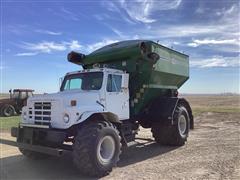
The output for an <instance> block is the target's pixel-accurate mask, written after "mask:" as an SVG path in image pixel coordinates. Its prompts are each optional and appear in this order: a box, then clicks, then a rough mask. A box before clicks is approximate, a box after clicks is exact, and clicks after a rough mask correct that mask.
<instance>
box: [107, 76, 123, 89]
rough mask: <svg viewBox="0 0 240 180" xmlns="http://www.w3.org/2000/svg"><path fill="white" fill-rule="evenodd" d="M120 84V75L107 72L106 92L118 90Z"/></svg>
mask: <svg viewBox="0 0 240 180" xmlns="http://www.w3.org/2000/svg"><path fill="white" fill-rule="evenodd" d="M121 84H122V76H121V75H114V74H109V75H108V80H107V91H108V92H120V91H121Z"/></svg>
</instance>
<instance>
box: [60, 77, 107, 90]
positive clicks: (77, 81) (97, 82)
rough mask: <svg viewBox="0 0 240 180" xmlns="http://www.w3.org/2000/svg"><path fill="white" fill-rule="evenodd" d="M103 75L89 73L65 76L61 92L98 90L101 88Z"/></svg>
mask: <svg viewBox="0 0 240 180" xmlns="http://www.w3.org/2000/svg"><path fill="white" fill-rule="evenodd" d="M102 82H103V73H102V72H89V73H79V74H72V75H67V76H66V77H65V78H64V81H63V84H62V86H61V91H65V90H72V89H81V90H99V89H101V87H102Z"/></svg>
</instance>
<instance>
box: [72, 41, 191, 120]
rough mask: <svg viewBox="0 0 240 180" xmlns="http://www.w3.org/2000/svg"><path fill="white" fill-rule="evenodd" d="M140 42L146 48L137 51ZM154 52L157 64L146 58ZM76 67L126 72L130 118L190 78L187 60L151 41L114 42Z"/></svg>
mask: <svg viewBox="0 0 240 180" xmlns="http://www.w3.org/2000/svg"><path fill="white" fill-rule="evenodd" d="M141 43H144V45H145V51H144V52H143V51H142V49H141V48H140V45H141ZM153 52H154V53H157V54H158V55H159V56H160V58H159V60H158V61H157V62H156V63H153V61H152V60H151V59H149V56H148V54H149V53H153ZM75 63H76V62H75ZM76 64H78V63H76ZM79 64H83V67H84V68H92V67H93V65H94V64H99V66H100V67H108V68H116V69H120V70H124V71H126V72H128V73H129V74H130V80H129V89H130V101H131V109H130V111H131V115H136V114H138V113H139V112H140V111H141V110H142V109H143V108H144V107H145V106H146V104H147V103H148V102H150V101H151V100H152V99H153V98H155V97H158V96H161V95H162V96H164V95H166V93H167V92H168V91H169V90H171V89H178V88H180V87H181V86H182V84H183V83H184V82H185V81H186V80H187V79H188V78H189V57H188V56H187V55H185V54H183V53H180V52H177V51H175V50H172V49H169V48H167V47H164V46H162V45H160V44H157V43H154V42H152V41H144V40H133V41H123V42H118V43H114V44H111V45H108V46H105V47H103V48H100V49H99V50H96V51H94V52H92V53H91V54H89V55H87V56H86V57H85V58H84V59H82V60H81V63H79Z"/></svg>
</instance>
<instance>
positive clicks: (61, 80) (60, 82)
mask: <svg viewBox="0 0 240 180" xmlns="http://www.w3.org/2000/svg"><path fill="white" fill-rule="evenodd" d="M62 82H63V77H61V78H59V89H60V88H61V85H62Z"/></svg>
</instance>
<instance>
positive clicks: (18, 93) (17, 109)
mask: <svg viewBox="0 0 240 180" xmlns="http://www.w3.org/2000/svg"><path fill="white" fill-rule="evenodd" d="M33 92H34V90H32V89H14V90H13V91H12V90H9V94H10V97H9V98H5V99H0V114H1V116H5V117H9V116H13V115H15V114H20V113H21V111H22V107H23V106H24V105H26V103H27V98H28V97H32V96H33Z"/></svg>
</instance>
